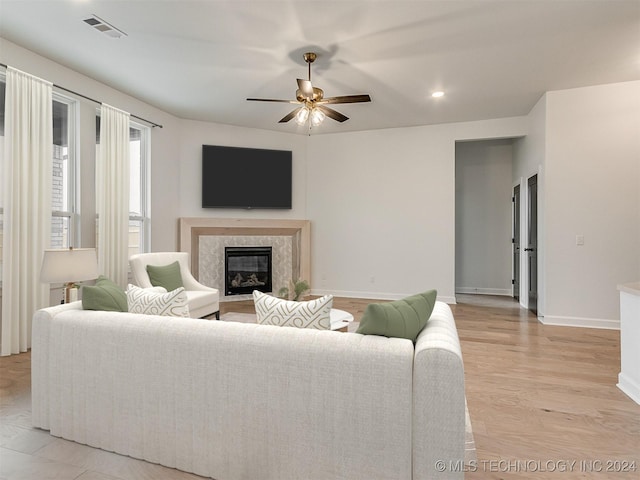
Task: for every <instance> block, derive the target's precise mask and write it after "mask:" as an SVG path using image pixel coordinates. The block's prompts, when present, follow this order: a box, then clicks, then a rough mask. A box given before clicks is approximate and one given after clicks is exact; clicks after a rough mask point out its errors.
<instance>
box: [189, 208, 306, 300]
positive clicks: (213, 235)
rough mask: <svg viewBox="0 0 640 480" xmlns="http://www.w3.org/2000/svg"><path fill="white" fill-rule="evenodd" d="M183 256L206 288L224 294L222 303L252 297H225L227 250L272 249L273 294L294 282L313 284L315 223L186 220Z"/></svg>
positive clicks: (216, 219)
mask: <svg viewBox="0 0 640 480" xmlns="http://www.w3.org/2000/svg"><path fill="white" fill-rule="evenodd" d="M179 230H180V243H179V249H180V251H181V252H187V253H189V258H190V259H191V265H190V266H191V272H192V273H193V275H194V276H195V277H196V278H197V279H198V280H199V281H200V282H202V283H203V284H205V285H209V286H211V287H214V288H217V289H218V290H220V300H221V301H231V300H246V299H249V298H251V296H250V295H231V296H224V295H223V294H224V247H235V246H272V247H273V290H274V292H276V293H277V291H278V290H279V289H280V287H283V286H286V285H287V283H288V281H289V279H290V278H301V279H304V280H307V281H310V280H311V222H310V221H309V220H268V219H238V218H199V217H198V218H194V217H184V218H181V219H180V221H179Z"/></svg>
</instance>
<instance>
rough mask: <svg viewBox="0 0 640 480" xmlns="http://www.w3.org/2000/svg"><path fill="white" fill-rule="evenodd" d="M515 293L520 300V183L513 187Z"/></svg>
mask: <svg viewBox="0 0 640 480" xmlns="http://www.w3.org/2000/svg"><path fill="white" fill-rule="evenodd" d="M511 201H512V203H513V240H512V243H513V251H512V255H513V279H512V282H511V283H512V284H513V293H512V296H513V298H515V299H516V300H520V185H516V186H515V187H514V188H513V197H512V198H511Z"/></svg>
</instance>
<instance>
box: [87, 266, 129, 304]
mask: <svg viewBox="0 0 640 480" xmlns="http://www.w3.org/2000/svg"><path fill="white" fill-rule="evenodd" d="M82 308H83V309H84V310H105V311H109V312H128V311H129V308H128V307H127V295H126V294H125V293H124V290H123V289H121V288H120V287H119V286H118V285H117V284H116V283H114V282H112V281H111V280H109V279H108V278H107V277H105V276H104V275H100V276H99V277H98V280H96V284H95V286H91V285H83V286H82Z"/></svg>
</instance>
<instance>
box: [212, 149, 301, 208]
mask: <svg viewBox="0 0 640 480" xmlns="http://www.w3.org/2000/svg"><path fill="white" fill-rule="evenodd" d="M202 208H247V209H250V208H281V209H290V208H291V152H290V151H287V150H264V149H258V148H240V147H224V146H218V145H203V146H202Z"/></svg>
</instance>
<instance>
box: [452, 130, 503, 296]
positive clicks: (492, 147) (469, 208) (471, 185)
mask: <svg viewBox="0 0 640 480" xmlns="http://www.w3.org/2000/svg"><path fill="white" fill-rule="evenodd" d="M455 161H456V278H455V290H456V293H481V294H491V295H511V292H512V287H511V277H512V266H511V265H512V243H511V238H512V235H511V230H512V228H511V223H512V202H511V197H512V163H513V140H511V139H501V140H485V141H470V142H458V143H456V159H455Z"/></svg>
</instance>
